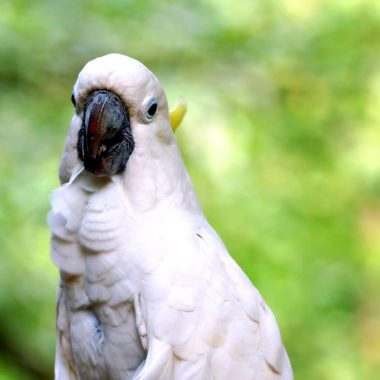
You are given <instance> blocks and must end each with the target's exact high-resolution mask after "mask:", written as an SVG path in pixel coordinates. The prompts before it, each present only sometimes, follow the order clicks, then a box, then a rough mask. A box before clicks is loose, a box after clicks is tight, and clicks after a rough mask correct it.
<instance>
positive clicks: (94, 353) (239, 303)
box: [48, 54, 293, 380]
mask: <svg viewBox="0 0 380 380" xmlns="http://www.w3.org/2000/svg"><path fill="white" fill-rule="evenodd" d="M72 101H73V103H74V106H75V115H74V117H73V119H72V121H71V126H70V129H69V133H68V138H67V141H66V146H65V150H64V153H63V157H62V160H61V165H60V179H61V182H62V186H61V187H60V188H59V189H57V190H56V191H55V192H54V193H53V197H52V210H51V211H50V213H49V215H48V223H49V226H50V229H51V236H52V238H51V256H52V260H53V261H54V263H55V264H56V266H57V267H58V269H59V271H60V284H59V288H58V294H57V322H56V324H57V347H56V359H55V379H56V380H74V379H81V380H93V379H94V380H95V379H98V380H103V379H104V380H106V379H107V380H108V379H109V380H121V379H123V380H126V379H133V380H148V379H149V380H158V379H161V380H170V379H173V380H174V379H175V380H186V379H192V380H197V379H199V380H230V379H239V380H248V379H249V380H270V379H273V380H275V379H276V380H280V379H281V380H290V379H292V378H293V375H292V370H291V366H290V363H289V359H288V356H287V353H286V351H285V349H284V346H283V343H282V341H281V336H280V332H279V329H278V326H277V323H276V320H275V318H274V316H273V314H272V312H271V310H270V309H269V307H268V306H267V305H266V304H265V302H264V301H263V299H262V297H261V295H260V294H259V292H258V291H257V290H256V288H255V287H254V286H253V285H252V284H251V282H250V281H249V279H248V278H247V277H246V275H245V274H244V273H243V272H242V270H241V269H240V268H239V266H238V265H237V264H236V263H235V261H234V260H233V259H232V258H231V256H230V255H229V253H228V252H227V250H226V248H225V246H224V244H223V242H222V241H221V239H220V238H219V237H218V235H217V234H216V232H215V231H214V230H213V229H212V227H210V225H209V224H208V222H207V220H206V218H205V216H204V215H203V213H202V211H201V209H200V206H199V204H198V201H197V198H196V195H195V193H194V190H193V187H192V184H191V181H190V178H189V176H188V173H187V171H186V168H185V166H184V164H183V161H182V159H181V155H180V153H179V150H178V146H177V143H176V139H175V137H174V133H173V130H174V129H175V128H176V127H177V124H178V123H179V122H180V119H181V118H182V117H183V114H184V111H185V109H184V108H185V107H184V105H183V103H182V104H180V106H179V107H178V108H177V109H175V110H174V112H173V113H172V114H171V115H170V116H171V117H170V116H169V112H168V105H167V99H166V96H165V93H164V90H163V88H162V86H161V84H160V82H159V81H158V79H157V78H156V77H155V76H154V75H153V74H152V73H151V72H150V71H149V70H148V69H147V68H146V67H145V66H144V65H143V64H141V63H140V62H138V61H137V60H134V59H132V58H129V57H126V56H123V55H119V54H110V55H106V56H104V57H100V58H97V59H95V60H93V61H90V62H89V63H87V64H86V65H85V67H84V68H83V70H82V71H81V72H80V74H79V76H78V79H77V82H76V84H75V86H74V91H73V95H72Z"/></svg>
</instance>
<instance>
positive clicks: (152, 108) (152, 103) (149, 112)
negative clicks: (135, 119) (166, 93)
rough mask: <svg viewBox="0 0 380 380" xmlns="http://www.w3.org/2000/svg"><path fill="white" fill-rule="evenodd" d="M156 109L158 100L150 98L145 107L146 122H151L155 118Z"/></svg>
mask: <svg viewBox="0 0 380 380" xmlns="http://www.w3.org/2000/svg"><path fill="white" fill-rule="evenodd" d="M157 109H158V100H157V99H156V98H152V99H151V100H149V102H148V104H147V105H146V106H145V111H144V116H145V118H146V119H147V120H149V121H150V120H153V118H154V117H155V116H156V113H157Z"/></svg>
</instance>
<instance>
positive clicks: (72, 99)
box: [71, 93, 76, 107]
mask: <svg viewBox="0 0 380 380" xmlns="http://www.w3.org/2000/svg"><path fill="white" fill-rule="evenodd" d="M71 103H73V105H74V107H76V103H75V98H74V93H72V94H71Z"/></svg>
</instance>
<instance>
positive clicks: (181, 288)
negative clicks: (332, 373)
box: [133, 224, 292, 380]
mask: <svg viewBox="0 0 380 380" xmlns="http://www.w3.org/2000/svg"><path fill="white" fill-rule="evenodd" d="M176 231H177V232H178V228H177V230H176ZM165 246H166V249H167V252H168V253H167V255H166V257H165V258H164V259H163V260H162V262H161V264H160V265H159V266H158V267H157V268H155V270H154V271H153V272H152V273H150V274H149V275H148V276H147V278H146V280H145V283H144V286H143V288H142V291H141V294H140V295H139V297H140V298H139V306H138V308H139V309H140V310H139V311H138V312H136V314H138V315H141V316H142V319H143V321H144V324H143V325H144V327H145V328H146V331H147V332H146V337H144V339H146V340H147V346H148V350H147V352H148V354H147V358H146V360H145V362H144V363H143V364H142V365H141V366H140V368H139V369H138V370H137V371H136V374H135V377H133V379H134V380H145V379H169V378H170V379H181V380H183V379H195V378H196V379H215V380H224V379H226V380H227V379H231V378H239V379H242V380H243V379H250V380H271V379H273V380H274V379H276V380H279V379H281V380H285V379H286V380H290V379H292V372H291V368H290V364H289V360H288V357H287V354H286V351H285V349H284V347H283V344H282V341H281V337H280V333H279V329H278V327H277V323H276V321H275V319H274V317H273V314H272V312H271V311H270V309H269V308H268V306H267V305H266V304H265V303H264V301H263V299H262V297H261V296H260V294H259V292H258V291H257V290H256V289H255V288H254V286H253V285H252V284H251V282H250V281H249V280H248V278H247V277H246V276H245V274H244V273H243V272H242V270H241V269H240V268H239V267H238V265H237V264H236V263H235V262H234V261H233V259H232V258H231V257H230V256H229V254H228V252H227V251H226V249H225V247H224V245H223V243H222V242H221V240H220V239H219V237H218V236H217V235H216V233H215V232H214V231H213V230H212V229H211V227H209V226H208V224H207V225H205V224H204V226H203V228H198V229H197V230H194V231H193V234H192V235H191V236H187V237H184V236H183V235H182V236H181V234H180V233H179V234H178V236H174V237H173V236H172V237H171V239H170V242H169V239H168V241H167V242H166V243H165ZM175 247H177V249H175ZM178 247H180V249H178ZM138 323H139V322H138ZM140 325H141V321H140Z"/></svg>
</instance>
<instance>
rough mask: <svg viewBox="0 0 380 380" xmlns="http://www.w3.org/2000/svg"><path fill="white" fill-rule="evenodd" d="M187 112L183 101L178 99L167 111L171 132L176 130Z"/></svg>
mask: <svg viewBox="0 0 380 380" xmlns="http://www.w3.org/2000/svg"><path fill="white" fill-rule="evenodd" d="M186 111H187V104H186V102H185V100H184V99H182V98H181V99H179V101H178V102H177V104H176V105H175V106H174V107H173V108H172V109H171V110H170V111H169V118H170V124H171V126H172V130H173V132H175V131H176V130H177V128H178V127H179V125H180V124H181V122H182V120H183V118H184V116H185V114H186Z"/></svg>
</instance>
